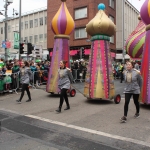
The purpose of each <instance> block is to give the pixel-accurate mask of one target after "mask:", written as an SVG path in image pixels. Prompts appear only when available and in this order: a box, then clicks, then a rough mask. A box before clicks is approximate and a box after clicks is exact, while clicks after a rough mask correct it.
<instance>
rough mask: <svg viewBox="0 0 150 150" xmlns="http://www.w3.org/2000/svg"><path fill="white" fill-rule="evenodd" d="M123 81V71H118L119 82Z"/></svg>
mask: <svg viewBox="0 0 150 150" xmlns="http://www.w3.org/2000/svg"><path fill="white" fill-rule="evenodd" d="M122 81H123V72H120V82H121V83H122Z"/></svg>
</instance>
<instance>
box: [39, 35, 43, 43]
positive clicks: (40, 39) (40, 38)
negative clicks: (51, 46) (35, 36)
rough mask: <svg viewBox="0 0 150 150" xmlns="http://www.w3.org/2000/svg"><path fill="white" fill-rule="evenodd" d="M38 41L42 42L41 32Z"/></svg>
mask: <svg viewBox="0 0 150 150" xmlns="http://www.w3.org/2000/svg"><path fill="white" fill-rule="evenodd" d="M39 42H43V34H40V35H39Z"/></svg>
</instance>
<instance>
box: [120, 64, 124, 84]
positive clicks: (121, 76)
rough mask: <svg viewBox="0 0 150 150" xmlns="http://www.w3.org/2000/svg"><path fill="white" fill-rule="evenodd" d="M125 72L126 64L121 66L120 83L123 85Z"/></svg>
mask: <svg viewBox="0 0 150 150" xmlns="http://www.w3.org/2000/svg"><path fill="white" fill-rule="evenodd" d="M123 71H124V64H122V65H121V69H120V83H122V81H123Z"/></svg>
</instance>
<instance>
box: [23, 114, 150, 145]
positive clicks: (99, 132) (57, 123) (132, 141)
mask: <svg viewBox="0 0 150 150" xmlns="http://www.w3.org/2000/svg"><path fill="white" fill-rule="evenodd" d="M25 116H26V117H30V118H34V119H38V120H41V121H45V122H49V123H53V124H56V125H61V126H64V127H68V128H72V129H76V130H80V131H85V132H88V133H93V134H97V135H101V136H105V137H109V138H112V139H117V140H122V141H127V142H131V143H135V144H139V145H143V146H147V147H150V143H147V142H144V141H140V140H136V139H131V138H126V137H122V136H118V135H113V134H109V133H105V132H101V131H97V130H92V129H88V128H83V127H79V126H75V125H71V124H67V123H63V122H58V121H53V120H50V119H46V118H42V117H38V116H34V115H25Z"/></svg>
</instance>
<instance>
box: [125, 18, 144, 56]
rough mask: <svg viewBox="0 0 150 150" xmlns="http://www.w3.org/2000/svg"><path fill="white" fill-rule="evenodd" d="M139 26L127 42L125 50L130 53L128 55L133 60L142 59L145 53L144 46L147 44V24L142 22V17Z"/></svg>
mask: <svg viewBox="0 0 150 150" xmlns="http://www.w3.org/2000/svg"><path fill="white" fill-rule="evenodd" d="M139 20H140V22H139V24H138V26H137V27H136V29H135V30H134V31H133V32H132V33H131V35H130V36H129V38H128V39H127V41H126V45H125V49H126V51H127V53H128V55H129V56H130V57H131V58H133V59H141V58H142V53H143V46H144V43H145V36H146V31H145V28H146V26H145V24H144V23H143V21H142V20H141V17H139Z"/></svg>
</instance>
